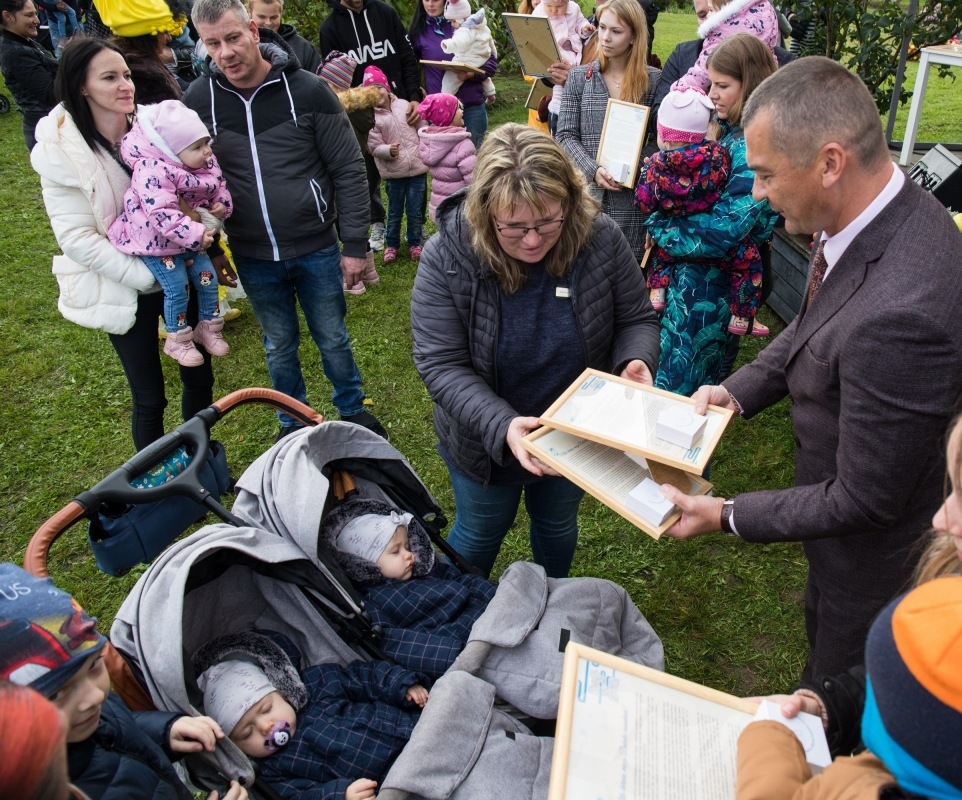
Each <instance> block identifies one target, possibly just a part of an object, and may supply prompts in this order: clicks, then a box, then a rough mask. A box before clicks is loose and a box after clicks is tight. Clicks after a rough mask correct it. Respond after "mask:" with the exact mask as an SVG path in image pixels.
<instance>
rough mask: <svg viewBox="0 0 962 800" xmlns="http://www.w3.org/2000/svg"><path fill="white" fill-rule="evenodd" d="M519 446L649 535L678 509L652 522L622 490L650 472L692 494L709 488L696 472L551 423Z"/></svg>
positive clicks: (672, 519)
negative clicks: (615, 446)
mask: <svg viewBox="0 0 962 800" xmlns="http://www.w3.org/2000/svg"><path fill="white" fill-rule="evenodd" d="M521 446H522V447H523V448H524V449H525V450H527V451H528V452H529V453H531V455H533V456H534V457H535V458H537V459H538V460H539V461H542V462H544V463H545V464H547V465H548V466H549V467H552V468H554V469H555V470H557V472H559V473H560V474H561V475H564V476H565V477H566V478H567V479H568V480H570V481H571V482H572V483H574V484H576V485H577V486H580V487H581V488H582V489H584V490H585V491H586V492H587V493H588V494H590V495H591V496H592V497H595V498H597V499H598V500H600V501H601V502H602V503H604V504H605V505H606V506H608V508H610V509H611V510H612V511H614V512H616V513H617V514H620V515H621V516H622V517H624V518H625V519H626V520H628V522H630V523H631V524H632V525H634V526H636V527H637V528H639V529H640V530H642V531H643V532H644V533H646V534H648V535H649V536H650V537H651V538H652V539H659V538H661V535H662V534H663V533H664V532H665V531H666V530H668V528H670V527H671V526H672V525H674V524H675V522H676V521H677V520H678V518H679V517H681V511H680V510H679V509H676V510H675V511H674V512H673V513H672V514H671V515H670V516H669V517H667V518H666V519H665V521H664V522H663V523H662V524H661V525H652V524H651V523H650V522H648V520H646V519H645V518H644V517H642V516H640V515H639V514H637V513H636V512H635V511H633V510H632V509H631V508H630V507H629V506H628V505H627V500H626V498H627V495H628V493H629V492H630V491H631V490H632V489H633V488H635V486H637V485H638V484H639V483H641V482H642V481H643V480H644V479H645V478H652V479H653V480H654V481H656V482H657V483H659V484H662V483H670V484H671V485H672V486H675V487H676V488H678V489H680V490H681V491H683V492H684V493H685V494H687V495H691V496H696V495H704V494H708V493H709V492H710V491H711V489H712V484H710V483H709V482H708V481H706V480H704V479H703V478H702V477H700V476H698V475H693V474H692V473H690V472H684V471H683V470H680V469H677V468H675V467H668V466H666V465H664V464H660V463H658V462H655V461H647V460H646V459H643V458H641V457H637V456H636V457H635V458H632V457H631V456H628V455H626V454H625V453H624V452H622V451H621V450H616V449H615V448H613V447H608V446H607V445H604V444H601V443H600V442H596V441H593V440H591V439H583V438H580V437H578V436H575V435H574V434H571V433H566V432H565V431H561V430H557V429H556V428H539V429H538V430H536V431H532V432H531V433H529V434H528V435H527V436H525V437H524V438H523V439H522V440H521Z"/></svg>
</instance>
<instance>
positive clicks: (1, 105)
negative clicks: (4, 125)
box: [0, 94, 10, 114]
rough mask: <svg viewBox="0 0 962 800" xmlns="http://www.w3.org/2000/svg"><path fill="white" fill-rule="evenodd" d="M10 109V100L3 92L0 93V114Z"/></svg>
mask: <svg viewBox="0 0 962 800" xmlns="http://www.w3.org/2000/svg"><path fill="white" fill-rule="evenodd" d="M9 110H10V101H9V100H8V99H7V96H6V95H5V94H0V114H6V113H7V112H8V111H9Z"/></svg>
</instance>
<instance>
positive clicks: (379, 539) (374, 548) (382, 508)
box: [321, 500, 496, 678]
mask: <svg viewBox="0 0 962 800" xmlns="http://www.w3.org/2000/svg"><path fill="white" fill-rule="evenodd" d="M321 540H322V541H323V542H324V543H326V544H327V545H328V546H329V547H330V549H331V551H332V552H333V553H334V557H335V558H336V559H337V562H338V563H339V564H340V566H341V568H342V569H343V570H344V572H345V573H346V574H347V576H348V577H349V578H350V579H351V581H352V582H353V584H354V586H355V588H357V590H358V592H359V593H360V595H361V597H362V598H363V600H364V603H365V607H366V609H367V612H368V613H369V614H370V615H371V621H372V622H373V623H374V624H375V625H380V626H381V628H382V630H383V631H384V638H383V639H382V640H381V641H380V643H379V645H380V648H381V650H382V651H383V652H384V654H385V655H386V656H387V657H388V658H390V659H392V660H393V661H395V662H397V663H398V664H401V665H402V666H405V667H407V668H408V669H415V670H419V671H421V672H423V673H425V674H426V675H428V676H429V677H431V678H439V677H441V675H443V674H444V673H445V671H446V670H447V669H448V667H450V666H451V664H453V663H454V660H455V659H456V658H457V657H458V655H460V653H461V651H462V650H463V649H464V646H465V645H466V644H467V643H468V637H469V635H470V633H471V628H472V626H473V625H474V623H475V622H476V621H477V619H478V617H480V616H481V614H482V612H484V610H485V608H487V606H488V603H490V602H491V599H492V598H493V597H494V594H495V590H496V587H495V585H494V584H493V583H492V582H491V581H489V580H488V579H487V578H483V577H481V576H479V575H471V574H469V573H467V574H461V573H460V572H459V571H458V570H457V569H456V568H455V567H452V566H451V565H450V564H447V563H445V562H443V561H441V560H440V559H436V558H435V556H434V549H433V548H432V547H431V538H430V536H429V535H428V533H427V531H426V530H425V529H424V527H423V526H422V525H421V523H420V521H418V520H417V519H416V518H414V517H413V515H411V514H407V513H401V512H399V511H397V510H395V509H394V508H392V507H391V506H390V505H388V504H387V503H384V502H381V501H378V500H353V501H350V502H346V503H344V504H342V505H340V506H338V507H337V508H335V509H334V510H333V511H331V512H330V513H329V514H328V515H327V516H326V517H325V518H324V520H323V522H322V523H321Z"/></svg>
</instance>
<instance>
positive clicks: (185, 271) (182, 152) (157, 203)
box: [107, 100, 233, 367]
mask: <svg viewBox="0 0 962 800" xmlns="http://www.w3.org/2000/svg"><path fill="white" fill-rule="evenodd" d="M120 155H121V157H122V158H123V160H124V163H125V164H127V166H128V167H130V168H131V170H132V176H131V180H130V188H129V189H128V190H127V191H126V193H125V194H124V211H123V213H122V214H121V215H120V216H119V217H117V218H116V219H115V220H114V221H113V222H112V223H111V225H110V227H109V228H108V230H107V236H108V238H109V239H110V241H111V243H112V244H113V245H114V247H116V248H117V249H118V250H120V251H121V252H123V253H128V254H130V255H134V256H140V257H141V258H142V259H143V261H144V263H145V264H146V265H147V267H148V269H150V271H151V272H152V273H153V275H154V277H155V278H157V282H158V283H159V284H160V286H161V288H162V289H163V290H164V325H165V327H166V328H167V339H166V341H165V342H164V352H165V353H166V354H167V355H169V356H170V357H171V358H173V359H175V360H176V361H177V362H178V363H179V364H181V365H182V366H185V367H196V366H199V365H200V364H202V363H203V362H204V356H203V355H202V354H201V353H200V351H198V350H197V348H196V347H194V342H197V343H199V344H201V345H203V347H204V349H205V350H206V351H207V352H208V353H210V354H211V355H212V356H225V355H227V354H228V353H229V352H230V347H228V345H227V342H225V341H224V338H223V335H222V333H221V332H222V331H223V328H224V320H223V319H222V318H221V317H218V316H217V278H216V276H215V274H214V266H213V264H212V263H211V260H210V258H208V256H207V254H206V253H205V252H204V250H205V249H206V248H207V247H210V245H211V244H212V243H213V240H214V234H215V233H216V232H217V231H219V230H220V228H221V225H222V220H224V219H225V218H226V217H228V216H229V215H230V213H231V211H232V208H233V207H232V204H231V196H230V194H229V193H228V191H227V187H226V184H225V182H224V176H223V174H222V173H221V169H220V165H219V164H218V163H217V159H216V158H215V157H214V154H213V152H211V149H210V133H209V132H208V130H207V126H206V125H204V123H203V122H202V121H201V119H200V117H199V116H198V115H197V113H196V112H194V111H192V110H190V109H189V108H187V106H185V105H184V104H183V103H181V102H180V101H179V100H165V101H163V102H162V103H156V104H155V105H148V106H142V107H140V108H139V109H138V112H137V119H136V121H135V122H134V125H133V127H132V128H131V129H130V131H129V132H128V133H127V135H126V136H124V138H123V140H122V141H121V143H120ZM182 204H186V205H187V206H189V207H190V208H191V209H193V210H196V211H197V212H198V214H199V215H200V217H201V221H199V222H198V221H195V220H194V219H193V218H192V217H191V216H189V215H188V214H186V213H185V212H184V211H183V208H182ZM188 280H189V281H190V283H191V284H192V285H193V287H194V291H195V292H196V293H197V305H198V322H197V327H196V329H191V327H190V326H189V325H188V324H187V301H188V288H187V284H188Z"/></svg>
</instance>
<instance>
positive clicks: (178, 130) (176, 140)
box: [146, 100, 210, 155]
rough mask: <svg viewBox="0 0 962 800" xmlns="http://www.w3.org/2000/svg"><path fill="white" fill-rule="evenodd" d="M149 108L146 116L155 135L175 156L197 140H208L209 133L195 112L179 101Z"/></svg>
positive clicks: (170, 101) (171, 101) (167, 101)
mask: <svg viewBox="0 0 962 800" xmlns="http://www.w3.org/2000/svg"><path fill="white" fill-rule="evenodd" d="M150 108H151V111H150V112H148V113H147V115H146V116H148V117H149V118H150V122H151V123H152V124H153V127H154V130H155V131H156V132H157V135H158V136H159V137H160V138H161V139H163V141H164V143H165V144H166V145H167V146H168V147H169V148H170V152H172V153H174V154H175V155H176V154H177V153H179V152H180V151H181V150H186V149H187V148H188V147H190V146H191V145H192V144H193V143H194V142H196V141H197V140H199V139H210V131H208V130H207V126H206V125H205V124H204V123H203V122H202V121H201V119H200V117H199V116H197V112H196V111H194V110H193V109H191V108H187V106H185V105H184V104H183V103H181V102H180V100H164V101H163V102H162V103H157V105H155V106H153V107H150Z"/></svg>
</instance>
